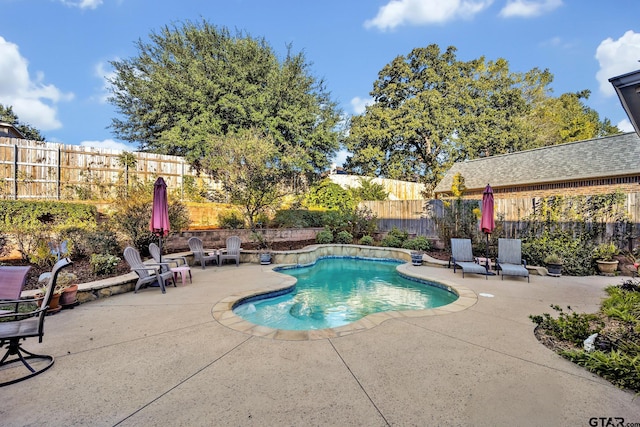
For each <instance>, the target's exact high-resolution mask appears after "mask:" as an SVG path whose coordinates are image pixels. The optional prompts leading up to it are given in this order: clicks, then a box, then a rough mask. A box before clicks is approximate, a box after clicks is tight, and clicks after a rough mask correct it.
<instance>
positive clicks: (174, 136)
mask: <svg viewBox="0 0 640 427" xmlns="http://www.w3.org/2000/svg"><path fill="white" fill-rule="evenodd" d="M136 47H137V49H138V55H137V56H135V57H133V58H130V59H124V60H119V61H113V62H112V63H111V64H112V66H113V67H114V69H115V76H114V77H113V78H112V79H111V81H110V82H111V85H112V86H111V97H110V102H111V103H113V104H114V106H115V107H116V109H117V111H118V113H119V114H120V116H121V117H120V118H115V119H113V120H112V123H111V129H112V130H113V133H114V134H115V135H116V136H117V137H119V138H120V139H123V140H125V141H130V142H135V143H138V144H139V146H140V148H141V149H143V150H147V151H154V152H158V153H163V154H172V155H181V156H185V157H186V158H187V160H188V161H189V162H190V163H191V164H192V165H193V166H195V167H196V168H200V167H201V166H202V162H203V159H208V161H210V159H211V157H212V156H215V155H216V153H215V151H214V146H215V144H212V141H214V139H212V138H211V137H212V136H225V135H232V134H234V133H237V132H239V131H241V130H247V129H260V130H261V131H262V132H263V133H265V134H268V135H269V136H270V137H271V138H272V140H273V141H274V143H275V145H276V147H277V148H278V150H279V151H280V152H281V153H286V154H287V155H288V156H289V157H290V161H291V162H293V163H295V166H296V168H297V170H298V173H300V174H303V173H304V174H307V175H309V176H312V175H313V174H314V173H317V172H319V171H321V170H324V169H326V168H327V167H328V166H329V158H330V156H332V155H333V154H334V153H335V152H336V151H337V149H338V148H339V132H337V131H336V125H337V123H338V122H339V120H340V114H341V113H340V111H339V109H338V108H337V104H336V103H335V102H334V101H332V100H331V98H330V94H329V93H328V92H327V91H326V89H325V87H324V83H323V82H322V81H321V80H317V79H316V78H314V77H313V76H312V75H311V74H310V70H309V68H310V66H309V64H308V63H307V62H306V59H305V57H304V55H303V54H302V53H293V52H292V51H291V47H289V49H288V53H287V55H286V58H284V60H282V61H280V60H279V59H278V57H277V56H276V54H275V53H274V51H273V49H272V48H271V47H270V46H269V45H268V44H267V42H266V41H265V40H264V39H256V38H252V37H250V36H248V35H246V34H244V33H242V32H237V33H236V34H235V36H234V35H232V34H231V33H230V32H229V30H227V29H226V28H216V27H215V26H213V25H211V24H209V23H208V22H206V21H205V20H202V21H201V22H198V23H192V22H186V23H184V24H182V25H180V26H178V25H174V26H165V27H163V28H162V29H161V30H160V31H158V32H152V33H151V34H150V36H149V41H148V42H145V41H142V40H139V41H138V42H137V43H136Z"/></svg>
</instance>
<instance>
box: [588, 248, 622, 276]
mask: <svg viewBox="0 0 640 427" xmlns="http://www.w3.org/2000/svg"><path fill="white" fill-rule="evenodd" d="M618 253H619V251H618V248H617V247H616V245H614V244H613V243H601V244H599V245H598V246H596V248H595V249H594V250H593V258H594V259H595V261H596V264H597V265H598V270H599V271H600V273H601V274H606V275H607V274H613V273H614V272H615V271H616V270H617V269H618V260H614V259H613V257H614V256H616V255H618Z"/></svg>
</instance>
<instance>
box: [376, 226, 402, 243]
mask: <svg viewBox="0 0 640 427" xmlns="http://www.w3.org/2000/svg"><path fill="white" fill-rule="evenodd" d="M408 237H409V233H408V232H407V231H404V230H400V229H398V228H397V227H393V228H392V229H391V231H389V233H388V234H387V235H386V236H385V237H384V238H383V239H382V240H381V241H380V245H381V246H386V247H389V248H401V247H402V244H403V243H404V242H405V240H407V238H408Z"/></svg>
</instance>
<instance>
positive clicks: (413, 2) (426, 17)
mask: <svg viewBox="0 0 640 427" xmlns="http://www.w3.org/2000/svg"><path fill="white" fill-rule="evenodd" d="M491 3H493V0H391V1H390V2H389V3H387V4H386V5H384V6H382V7H381V8H380V9H379V10H378V14H377V15H376V17H375V18H373V19H369V20H367V21H365V23H364V26H365V28H371V27H376V28H378V29H380V30H389V29H394V28H395V27H398V26H400V25H405V24H409V25H423V24H438V23H443V22H447V21H451V20H453V19H456V18H471V17H473V16H474V15H475V14H477V13H480V12H481V11H483V10H484V9H486V8H487V7H489V6H490V5H491Z"/></svg>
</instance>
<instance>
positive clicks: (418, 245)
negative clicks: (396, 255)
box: [402, 236, 431, 251]
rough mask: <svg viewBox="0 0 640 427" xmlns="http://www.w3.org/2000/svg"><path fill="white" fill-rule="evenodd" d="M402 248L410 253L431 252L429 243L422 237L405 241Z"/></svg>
mask: <svg viewBox="0 0 640 427" xmlns="http://www.w3.org/2000/svg"><path fill="white" fill-rule="evenodd" d="M402 247H403V248H404V249H409V250H412V251H428V250H431V241H430V240H429V239H427V238H426V237H424V236H417V237H415V238H413V239H409V240H405V241H404V243H403V244H402Z"/></svg>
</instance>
